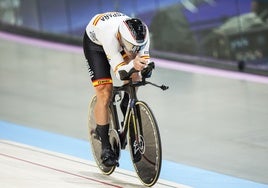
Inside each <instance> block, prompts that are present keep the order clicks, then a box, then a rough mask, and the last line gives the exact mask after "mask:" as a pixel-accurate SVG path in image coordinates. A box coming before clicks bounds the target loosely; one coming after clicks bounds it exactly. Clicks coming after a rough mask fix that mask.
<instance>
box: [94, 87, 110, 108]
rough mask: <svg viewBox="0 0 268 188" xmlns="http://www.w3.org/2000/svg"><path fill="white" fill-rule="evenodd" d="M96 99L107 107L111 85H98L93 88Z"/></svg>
mask: <svg viewBox="0 0 268 188" xmlns="http://www.w3.org/2000/svg"><path fill="white" fill-rule="evenodd" d="M95 90H96V95H97V99H98V100H99V101H102V103H104V105H108V104H109V102H110V98H111V94H112V84H104V85H98V86H96V87H95Z"/></svg>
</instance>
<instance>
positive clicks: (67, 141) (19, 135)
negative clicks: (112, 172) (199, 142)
mask: <svg viewBox="0 0 268 188" xmlns="http://www.w3.org/2000/svg"><path fill="white" fill-rule="evenodd" d="M0 139H3V140H10V141H15V142H19V143H22V144H27V145H31V146H35V147H39V148H42V149H46V150H50V151H55V152H59V153H64V154H68V155H72V156H75V157H79V158H83V159H87V160H92V161H93V157H92V155H91V153H90V145H89V142H87V141H85V140H79V139H75V138H71V137H66V136H63V135H59V134H54V133H50V132H46V131H43V130H38V129H32V128H29V127H26V126H20V125H16V124H13V123H10V122H5V121H0ZM120 168H123V169H126V170H131V171H133V168H132V165H131V162H130V157H129V155H128V153H127V152H124V151H123V152H122V155H121V159H120ZM160 178H161V179H165V180H168V181H173V182H176V183H180V184H184V185H188V186H191V187H195V188H268V185H265V184H260V183H255V182H252V181H248V180H244V179H239V178H235V177H231V176H226V175H223V174H218V173H214V172H210V171H207V170H202V169H199V168H195V167H190V166H186V165H182V164H178V163H174V162H170V161H165V160H164V161H163V165H162V171H161V175H160Z"/></svg>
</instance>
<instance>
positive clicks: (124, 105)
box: [120, 73, 141, 117]
mask: <svg viewBox="0 0 268 188" xmlns="http://www.w3.org/2000/svg"><path fill="white" fill-rule="evenodd" d="M131 77H132V81H134V82H136V81H140V80H141V76H140V74H139V73H134V74H132V76H131ZM126 82H127V81H125V83H126ZM128 101H129V95H128V93H126V92H125V93H124V97H123V99H122V101H121V103H120V108H121V111H122V113H123V115H124V117H125V115H126V111H127V106H128Z"/></svg>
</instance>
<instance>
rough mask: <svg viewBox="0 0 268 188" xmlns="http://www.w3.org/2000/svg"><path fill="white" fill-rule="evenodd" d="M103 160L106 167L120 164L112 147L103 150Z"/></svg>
mask: <svg viewBox="0 0 268 188" xmlns="http://www.w3.org/2000/svg"><path fill="white" fill-rule="evenodd" d="M101 160H102V163H103V164H104V165H105V166H106V167H112V166H118V161H117V157H116V155H115V153H114V152H113V150H112V149H111V148H104V149H103V150H102V153H101Z"/></svg>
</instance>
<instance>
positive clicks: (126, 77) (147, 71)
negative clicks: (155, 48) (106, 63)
mask: <svg viewBox="0 0 268 188" xmlns="http://www.w3.org/2000/svg"><path fill="white" fill-rule="evenodd" d="M154 68H155V64H154V62H150V63H149V64H148V65H147V67H145V68H144V69H143V70H142V71H141V75H142V81H139V82H135V83H133V82H132V80H131V78H130V77H131V75H132V74H133V73H135V72H139V71H138V70H136V69H134V68H132V69H130V71H129V72H127V71H125V70H120V71H119V75H120V78H121V80H129V81H130V82H129V83H127V84H124V85H123V86H119V87H117V86H114V88H115V89H116V90H124V88H125V87H127V86H129V85H131V86H132V87H139V86H144V85H147V84H150V85H152V86H155V87H158V88H160V89H162V90H163V91H164V90H167V89H169V86H166V85H161V86H160V85H157V84H155V83H152V82H149V81H146V76H147V75H148V74H150V73H151V72H152V70H153V69H154Z"/></svg>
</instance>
